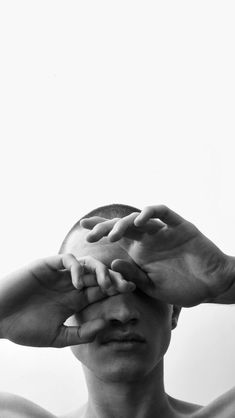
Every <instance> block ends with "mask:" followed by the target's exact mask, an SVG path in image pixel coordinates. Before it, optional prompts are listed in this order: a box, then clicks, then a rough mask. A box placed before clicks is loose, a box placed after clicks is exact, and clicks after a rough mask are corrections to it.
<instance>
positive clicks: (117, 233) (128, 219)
mask: <svg viewBox="0 0 235 418" xmlns="http://www.w3.org/2000/svg"><path fill="white" fill-rule="evenodd" d="M138 214H139V212H133V213H131V214H130V215H127V216H125V217H124V218H121V219H119V220H118V221H116V222H115V223H114V225H113V227H112V229H111V230H110V232H109V235H108V237H109V240H110V241H111V242H115V241H119V240H120V239H121V238H122V237H123V236H124V235H125V233H126V231H127V229H128V228H129V227H130V226H132V225H133V222H134V220H135V218H136V217H137V216H138Z"/></svg>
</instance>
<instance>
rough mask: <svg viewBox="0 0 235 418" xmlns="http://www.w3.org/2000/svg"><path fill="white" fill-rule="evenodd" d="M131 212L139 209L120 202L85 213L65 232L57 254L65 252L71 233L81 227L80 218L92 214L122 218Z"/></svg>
mask: <svg viewBox="0 0 235 418" xmlns="http://www.w3.org/2000/svg"><path fill="white" fill-rule="evenodd" d="M133 212H140V209H138V208H135V207H134V206H129V205H123V204H121V203H113V204H111V205H106V206H100V207H99V208H96V209H93V210H92V211H91V212H89V213H87V214H86V215H85V216H83V217H82V218H80V219H79V221H77V222H76V223H75V224H74V225H73V227H72V228H71V229H70V231H69V232H68V233H67V235H66V237H65V238H64V240H63V242H62V244H61V247H60V250H59V254H62V253H64V252H65V249H66V246H67V243H68V241H69V238H70V236H71V235H72V233H73V232H75V231H77V230H78V229H80V228H81V226H80V221H81V220H82V219H84V218H91V217H92V216H101V217H103V218H107V219H113V218H123V217H124V216H127V215H130V214H131V213H133Z"/></svg>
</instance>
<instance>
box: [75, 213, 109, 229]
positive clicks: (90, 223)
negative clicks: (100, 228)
mask: <svg viewBox="0 0 235 418" xmlns="http://www.w3.org/2000/svg"><path fill="white" fill-rule="evenodd" d="M104 221H107V218H102V217H101V216H92V217H91V218H84V219H81V221H80V225H81V226H82V228H86V229H92V228H93V227H94V226H95V225H97V224H99V223H101V222H104Z"/></svg>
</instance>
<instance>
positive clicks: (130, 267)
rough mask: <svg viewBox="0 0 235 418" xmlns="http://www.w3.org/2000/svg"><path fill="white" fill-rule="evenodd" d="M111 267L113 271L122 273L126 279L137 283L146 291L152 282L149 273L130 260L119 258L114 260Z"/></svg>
mask: <svg viewBox="0 0 235 418" xmlns="http://www.w3.org/2000/svg"><path fill="white" fill-rule="evenodd" d="M111 268H112V270H113V271H117V272H118V273H121V275H122V276H123V277H124V278H125V279H126V280H128V281H132V282H133V283H135V284H136V286H137V287H139V289H141V290H143V291H144V292H145V290H146V289H148V288H149V287H150V286H151V284H152V281H151V280H150V278H149V277H148V276H147V274H146V273H145V272H144V271H143V270H141V268H140V267H139V266H138V265H137V264H135V263H134V262H132V263H130V262H129V261H125V260H120V259H117V260H114V261H113V262H112V264H111Z"/></svg>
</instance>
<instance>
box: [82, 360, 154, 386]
mask: <svg viewBox="0 0 235 418" xmlns="http://www.w3.org/2000/svg"><path fill="white" fill-rule="evenodd" d="M89 369H90V371H91V372H92V373H94V375H95V376H96V377H97V378H98V379H100V380H102V381H105V382H113V383H121V382H123V383H124V382H126V383H131V382H136V381H138V380H141V379H143V378H144V377H145V376H146V375H148V373H149V372H150V371H151V369H152V367H151V366H150V365H149V364H145V363H144V361H143V362H139V361H138V362H137V361H136V360H135V359H131V358H129V359H117V360H116V361H114V362H112V363H109V364H103V365H102V367H99V369H97V368H96V367H94V368H93V369H92V368H91V367H89Z"/></svg>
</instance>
